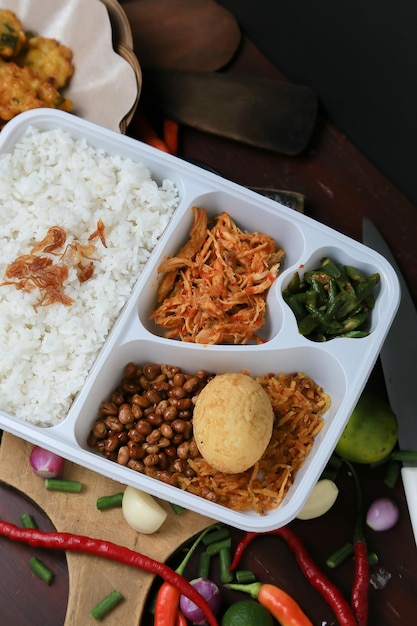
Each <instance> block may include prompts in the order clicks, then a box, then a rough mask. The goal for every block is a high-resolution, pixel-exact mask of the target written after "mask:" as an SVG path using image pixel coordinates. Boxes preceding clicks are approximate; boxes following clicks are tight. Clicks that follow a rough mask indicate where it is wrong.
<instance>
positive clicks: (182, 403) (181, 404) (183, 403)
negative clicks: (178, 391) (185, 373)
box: [177, 398, 193, 411]
mask: <svg viewBox="0 0 417 626" xmlns="http://www.w3.org/2000/svg"><path fill="white" fill-rule="evenodd" d="M192 405H193V403H192V401H191V398H180V399H179V400H177V408H178V409H179V410H180V411H188V410H189V409H191V407H192Z"/></svg>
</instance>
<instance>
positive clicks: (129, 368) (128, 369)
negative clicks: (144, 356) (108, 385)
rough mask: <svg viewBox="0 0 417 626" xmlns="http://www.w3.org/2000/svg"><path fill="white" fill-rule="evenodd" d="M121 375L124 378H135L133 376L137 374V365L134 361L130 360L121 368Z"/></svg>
mask: <svg viewBox="0 0 417 626" xmlns="http://www.w3.org/2000/svg"><path fill="white" fill-rule="evenodd" d="M123 376H124V378H127V379H129V378H135V376H137V367H136V365H135V364H134V363H132V362H130V363H127V364H126V365H125V367H124V370H123Z"/></svg>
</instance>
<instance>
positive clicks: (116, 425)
mask: <svg viewBox="0 0 417 626" xmlns="http://www.w3.org/2000/svg"><path fill="white" fill-rule="evenodd" d="M105 423H106V426H107V427H108V428H109V430H111V431H112V432H115V433H119V432H120V431H121V430H123V429H124V425H123V424H122V423H121V422H120V420H119V419H118V418H117V417H116V416H114V415H108V416H107V417H106V419H105Z"/></svg>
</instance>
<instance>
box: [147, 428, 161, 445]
mask: <svg viewBox="0 0 417 626" xmlns="http://www.w3.org/2000/svg"><path fill="white" fill-rule="evenodd" d="M160 438H161V431H160V429H159V428H154V429H153V430H152V432H150V433H149V435H148V436H147V437H146V443H151V444H152V443H156V442H157V441H159V440H160Z"/></svg>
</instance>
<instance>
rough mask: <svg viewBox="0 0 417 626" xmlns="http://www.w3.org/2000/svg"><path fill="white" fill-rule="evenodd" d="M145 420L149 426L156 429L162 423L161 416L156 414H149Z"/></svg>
mask: <svg viewBox="0 0 417 626" xmlns="http://www.w3.org/2000/svg"><path fill="white" fill-rule="evenodd" d="M146 420H147V421H148V422H149V424H152V426H156V427H158V426H160V425H161V424H162V422H163V421H164V419H163V417H162V415H157V414H156V413H149V415H147V416H146Z"/></svg>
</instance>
